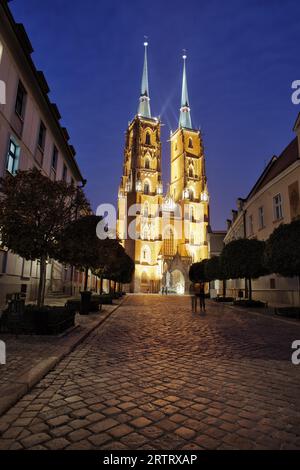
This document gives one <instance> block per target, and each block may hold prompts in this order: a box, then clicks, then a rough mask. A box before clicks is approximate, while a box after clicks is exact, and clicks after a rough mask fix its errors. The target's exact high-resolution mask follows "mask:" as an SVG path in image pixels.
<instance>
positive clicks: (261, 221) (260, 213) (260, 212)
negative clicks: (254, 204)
mask: <svg viewBox="0 0 300 470" xmlns="http://www.w3.org/2000/svg"><path fill="white" fill-rule="evenodd" d="M258 221H259V228H264V226H265V220H264V208H263V206H261V207H259V208H258Z"/></svg>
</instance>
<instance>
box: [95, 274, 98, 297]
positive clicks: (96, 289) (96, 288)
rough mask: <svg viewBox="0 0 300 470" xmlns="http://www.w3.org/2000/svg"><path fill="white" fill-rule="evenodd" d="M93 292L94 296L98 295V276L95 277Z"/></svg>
mask: <svg viewBox="0 0 300 470" xmlns="http://www.w3.org/2000/svg"><path fill="white" fill-rule="evenodd" d="M95 291H96V294H98V276H96V285H95Z"/></svg>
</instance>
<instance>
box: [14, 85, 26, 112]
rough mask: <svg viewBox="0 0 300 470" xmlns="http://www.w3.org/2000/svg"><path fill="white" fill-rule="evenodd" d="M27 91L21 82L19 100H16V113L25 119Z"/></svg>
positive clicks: (18, 92) (18, 93)
mask: <svg viewBox="0 0 300 470" xmlns="http://www.w3.org/2000/svg"><path fill="white" fill-rule="evenodd" d="M26 95H27V93H26V90H25V88H24V86H23V84H22V82H21V81H19V84H18V91H17V98H16V105H15V111H16V113H17V115H18V116H20V118H22V119H23V118H24V114H25V103H26Z"/></svg>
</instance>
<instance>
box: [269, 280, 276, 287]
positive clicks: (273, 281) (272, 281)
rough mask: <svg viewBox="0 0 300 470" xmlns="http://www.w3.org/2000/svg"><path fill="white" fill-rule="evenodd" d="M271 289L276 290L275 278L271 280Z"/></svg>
mask: <svg viewBox="0 0 300 470" xmlns="http://www.w3.org/2000/svg"><path fill="white" fill-rule="evenodd" d="M270 289H276V281H275V279H274V278H271V279H270Z"/></svg>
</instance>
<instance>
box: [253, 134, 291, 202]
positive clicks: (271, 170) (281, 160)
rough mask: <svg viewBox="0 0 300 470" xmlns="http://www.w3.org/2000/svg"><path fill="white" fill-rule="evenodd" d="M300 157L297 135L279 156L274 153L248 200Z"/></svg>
mask: <svg viewBox="0 0 300 470" xmlns="http://www.w3.org/2000/svg"><path fill="white" fill-rule="evenodd" d="M299 158H300V157H299V149H298V139H297V137H295V139H293V140H292V141H291V142H290V143H289V145H288V146H287V147H286V148H285V149H284V150H283V152H282V153H281V154H280V155H279V157H277V156H276V155H274V156H273V157H272V158H271V160H270V161H269V163H268V165H267V166H266V168H265V169H264V171H263V172H262V174H261V175H260V177H259V178H258V180H257V181H256V183H255V185H254V186H253V188H252V189H251V191H250V192H249V194H248V196H247V198H246V199H247V200H248V199H250V197H252V196H254V194H256V193H257V192H258V191H259V190H260V189H262V188H263V187H264V186H266V185H267V184H268V183H269V182H270V181H272V180H273V179H274V178H275V177H276V176H278V175H280V173H282V172H283V171H284V170H285V169H286V168H288V167H289V166H291V165H292V164H293V163H294V162H296V161H297V160H299Z"/></svg>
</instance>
